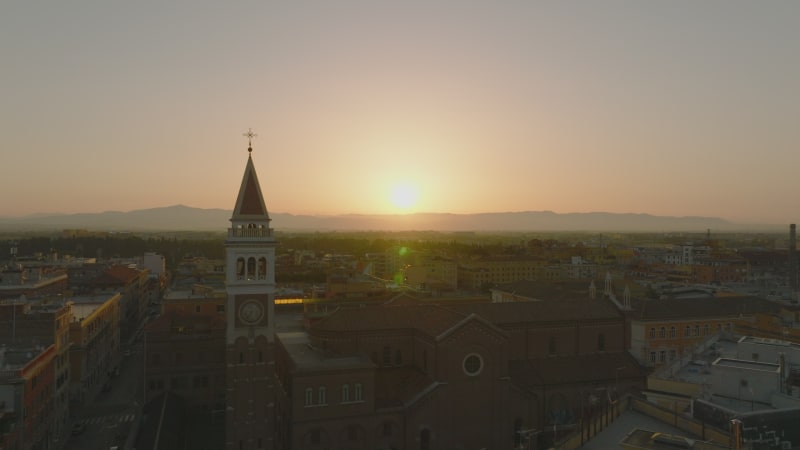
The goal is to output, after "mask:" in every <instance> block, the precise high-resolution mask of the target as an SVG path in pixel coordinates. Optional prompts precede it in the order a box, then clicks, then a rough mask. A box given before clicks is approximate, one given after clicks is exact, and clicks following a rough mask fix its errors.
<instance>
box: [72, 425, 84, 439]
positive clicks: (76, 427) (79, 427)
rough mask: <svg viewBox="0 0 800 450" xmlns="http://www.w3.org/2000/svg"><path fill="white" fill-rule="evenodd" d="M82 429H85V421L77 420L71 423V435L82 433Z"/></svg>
mask: <svg viewBox="0 0 800 450" xmlns="http://www.w3.org/2000/svg"><path fill="white" fill-rule="evenodd" d="M84 431H86V424H85V423H83V422H78V423H76V424H74V425H72V435H73V436H77V435H79V434H81V433H83V432H84Z"/></svg>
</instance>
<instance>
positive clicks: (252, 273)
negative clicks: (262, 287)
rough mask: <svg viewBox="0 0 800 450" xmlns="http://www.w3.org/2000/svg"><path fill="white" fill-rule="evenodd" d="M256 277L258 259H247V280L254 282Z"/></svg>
mask: <svg viewBox="0 0 800 450" xmlns="http://www.w3.org/2000/svg"><path fill="white" fill-rule="evenodd" d="M255 277H256V259H255V258H253V257H252V256H251V257H249V258H247V279H248V280H252V279H254V278H255Z"/></svg>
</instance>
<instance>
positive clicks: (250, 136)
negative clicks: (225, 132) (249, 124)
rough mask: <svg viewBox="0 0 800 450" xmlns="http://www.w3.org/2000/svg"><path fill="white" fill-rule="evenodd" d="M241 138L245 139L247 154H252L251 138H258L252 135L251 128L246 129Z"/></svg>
mask: <svg viewBox="0 0 800 450" xmlns="http://www.w3.org/2000/svg"><path fill="white" fill-rule="evenodd" d="M242 136H244V137H246V138H247V152H248V153H253V138H254V137H256V136H258V135H257V134H255V133H253V129H252V128H248V129H247V133H244V134H243V135H242Z"/></svg>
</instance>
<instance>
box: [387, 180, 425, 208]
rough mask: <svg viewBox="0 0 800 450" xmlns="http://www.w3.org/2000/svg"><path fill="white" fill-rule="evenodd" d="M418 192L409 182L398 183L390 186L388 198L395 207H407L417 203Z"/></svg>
mask: <svg viewBox="0 0 800 450" xmlns="http://www.w3.org/2000/svg"><path fill="white" fill-rule="evenodd" d="M418 197H419V193H418V191H417V188H416V187H415V186H414V185H412V184H409V183H398V184H395V185H394V186H392V188H391V192H390V199H391V201H392V204H393V205H394V207H395V208H398V209H409V208H411V207H413V206H414V205H416V204H417V198H418Z"/></svg>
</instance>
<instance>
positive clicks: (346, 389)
mask: <svg viewBox="0 0 800 450" xmlns="http://www.w3.org/2000/svg"><path fill="white" fill-rule="evenodd" d="M349 401H350V385H349V384H343V385H342V403H346V402H349Z"/></svg>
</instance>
